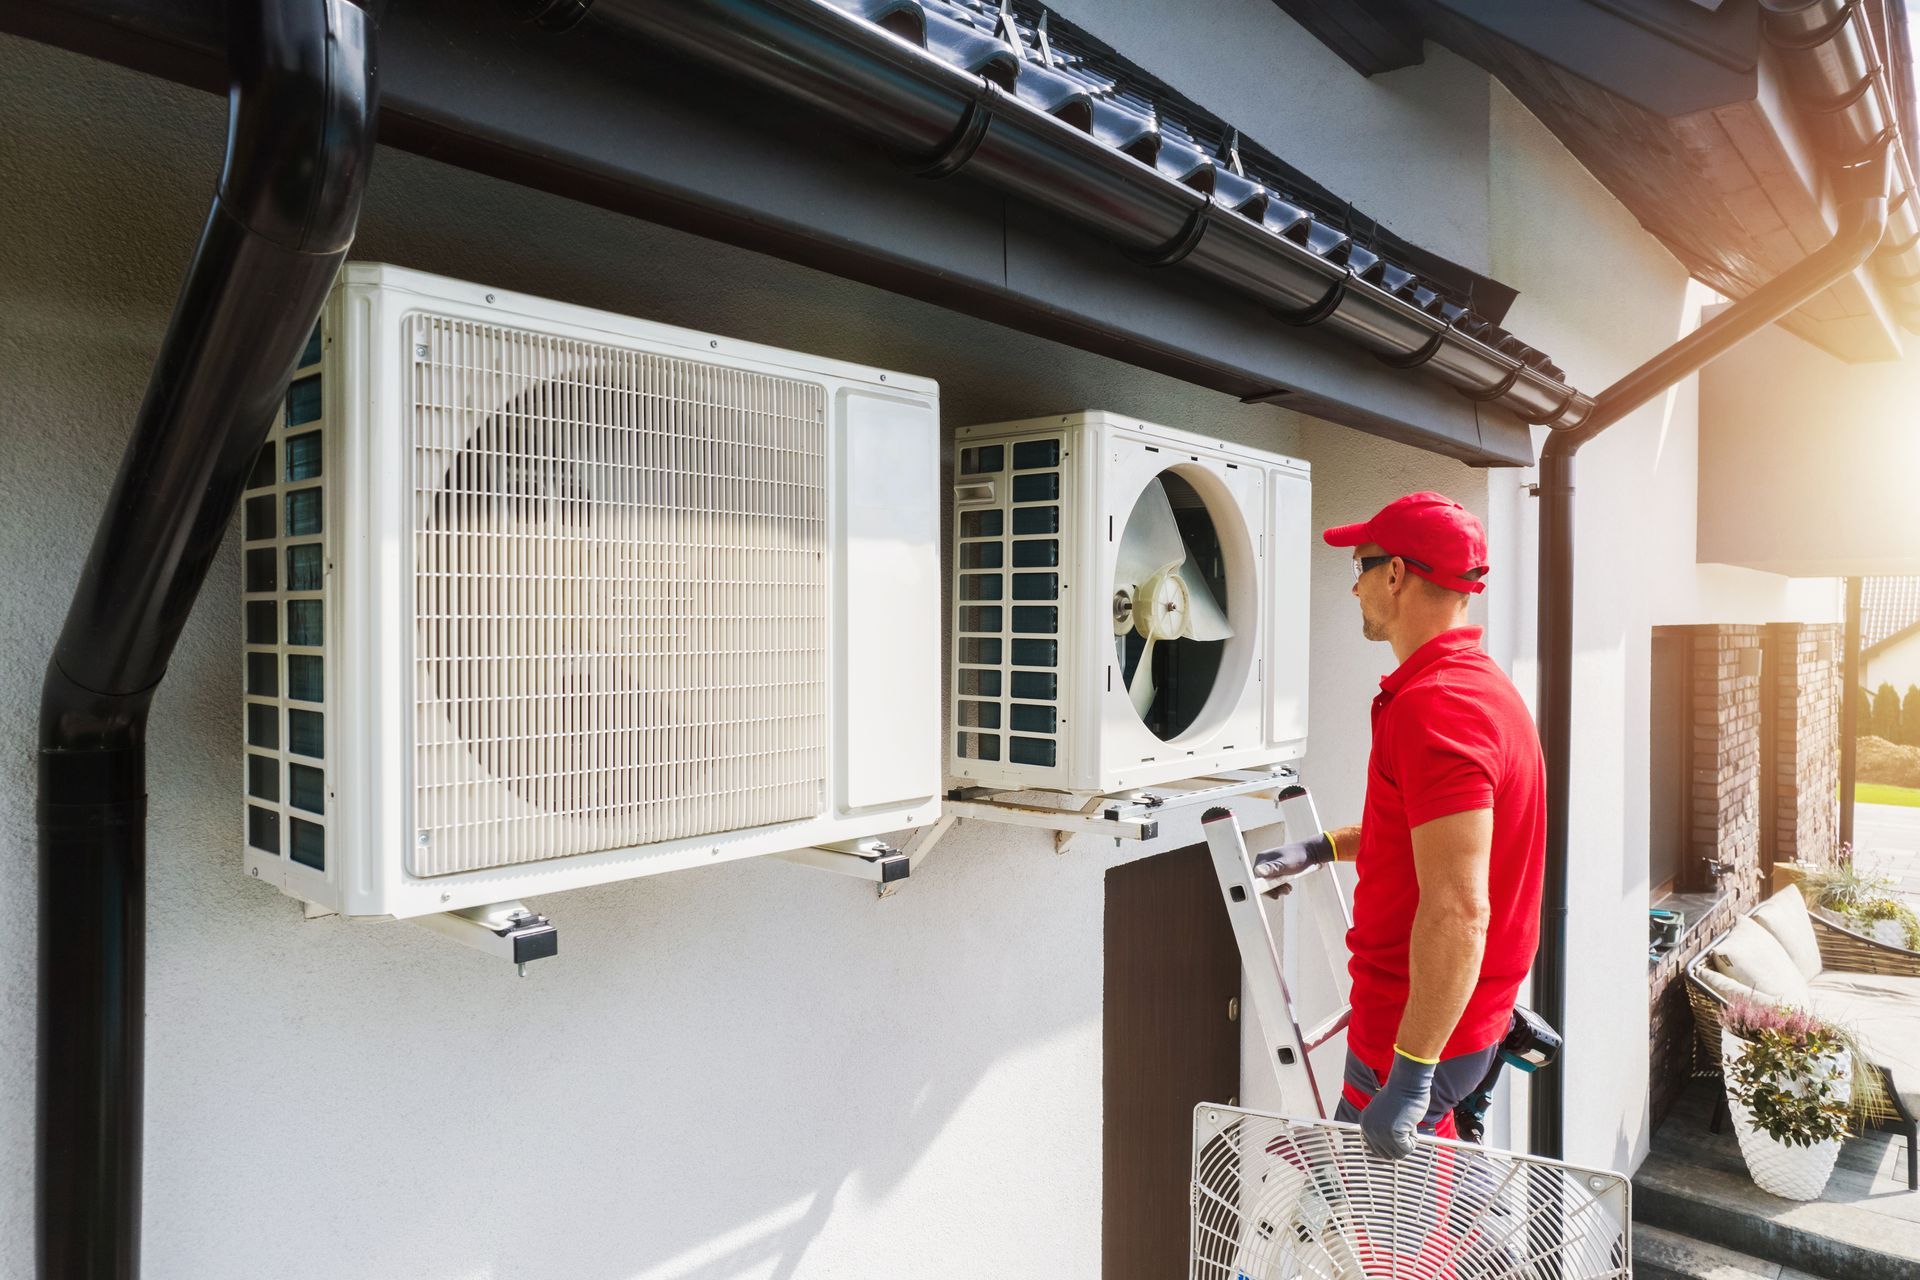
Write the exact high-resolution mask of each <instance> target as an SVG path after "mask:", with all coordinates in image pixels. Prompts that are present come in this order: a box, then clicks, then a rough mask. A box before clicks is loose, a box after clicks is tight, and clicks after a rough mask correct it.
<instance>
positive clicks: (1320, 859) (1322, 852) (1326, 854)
mask: <svg viewBox="0 0 1920 1280" xmlns="http://www.w3.org/2000/svg"><path fill="white" fill-rule="evenodd" d="M1301 843H1303V844H1305V845H1306V846H1307V861H1309V862H1311V863H1312V864H1313V865H1314V866H1316V867H1317V866H1319V865H1320V864H1321V863H1324V862H1332V861H1333V841H1331V840H1329V839H1328V838H1327V833H1326V832H1324V831H1322V832H1321V833H1320V834H1319V835H1317V836H1315V837H1314V838H1313V839H1311V840H1305V841H1302V842H1301Z"/></svg>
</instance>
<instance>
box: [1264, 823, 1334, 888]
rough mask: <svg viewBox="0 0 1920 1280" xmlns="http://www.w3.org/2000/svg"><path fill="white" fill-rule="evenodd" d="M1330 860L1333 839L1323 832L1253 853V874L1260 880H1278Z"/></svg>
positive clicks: (1331, 859)
mask: <svg viewBox="0 0 1920 1280" xmlns="http://www.w3.org/2000/svg"><path fill="white" fill-rule="evenodd" d="M1332 861H1333V841H1331V840H1329V839H1327V837H1326V835H1325V834H1324V833H1323V834H1321V835H1317V836H1315V837H1314V838H1313V839H1311V840H1296V841H1294V842H1293V843H1292V844H1283V845H1281V846H1280V847H1279V848H1278V849H1272V850H1269V851H1268V852H1266V853H1262V854H1257V855H1255V857H1254V859H1253V874H1255V875H1256V876H1259V877H1260V878H1261V879H1262V880H1279V879H1281V878H1282V877H1285V876H1297V875H1299V874H1300V873H1301V872H1302V871H1310V870H1312V869H1313V868H1314V867H1317V866H1319V865H1320V864H1321V863H1323V862H1332Z"/></svg>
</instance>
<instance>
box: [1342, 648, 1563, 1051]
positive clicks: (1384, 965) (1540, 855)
mask: <svg viewBox="0 0 1920 1280" xmlns="http://www.w3.org/2000/svg"><path fill="white" fill-rule="evenodd" d="M1546 794H1547V780H1546V767H1545V765H1544V763H1543V762H1542V760H1541V757H1540V739H1539V735H1538V734H1536V733H1535V732H1534V727H1533V720H1532V717H1530V716H1529V715H1528V714H1527V708H1526V704H1525V703H1523V702H1521V700H1520V692H1519V690H1517V689H1515V688H1514V687H1513V681H1511V680H1509V679H1507V675H1506V673H1505V672H1504V671H1502V670H1500V668H1499V666H1498V664H1496V663H1495V662H1494V660H1493V659H1492V658H1490V657H1488V656H1487V653H1486V651H1485V650H1484V649H1482V648H1481V647H1480V628H1478V627H1460V628H1457V629H1456V630H1453V631H1447V632H1443V633H1441V634H1440V635H1437V636H1435V637H1434V638H1433V639H1431V640H1429V641H1428V642H1427V643H1425V644H1423V645H1421V646H1420V647H1419V648H1418V649H1416V650H1414V651H1413V653H1411V654H1409V655H1408V657H1407V660H1406V661H1405V662H1403V663H1401V664H1400V666H1399V668H1398V669H1397V670H1395V671H1394V672H1393V673H1392V674H1391V675H1388V676H1386V677H1384V678H1383V679H1382V680H1381V681H1380V695H1379V696H1378V697H1376V698H1375V699H1374V700H1373V753H1372V755H1371V757H1370V758H1369V759H1368V761H1367V804H1366V810H1365V812H1364V813H1363V814H1362V816H1361V820H1360V848H1359V850H1358V852H1357V853H1356V854H1355V855H1354V865H1355V870H1356V871H1357V872H1358V874H1359V880H1358V882H1357V884H1356V886H1355V888H1354V893H1353V929H1352V930H1351V931H1350V932H1349V933H1348V934H1347V946H1348V948H1349V949H1350V950H1351V951H1352V953H1353V959H1352V961H1351V962H1350V964H1349V966H1348V968H1349V970H1350V972H1351V973H1352V974H1353V1020H1352V1022H1351V1024H1350V1025H1349V1026H1348V1029H1347V1045H1348V1047H1349V1048H1351V1049H1352V1050H1353V1052H1354V1053H1355V1054H1356V1055H1357V1056H1358V1057H1359V1058H1360V1060H1361V1061H1362V1062H1365V1063H1367V1064H1368V1065H1369V1066H1372V1067H1374V1068H1375V1070H1377V1071H1378V1072H1379V1073H1380V1075H1381V1077H1382V1078H1383V1079H1384V1078H1385V1076H1386V1073H1387V1069H1388V1067H1390V1066H1391V1065H1392V1061H1393V1043H1394V1039H1395V1037H1396V1036H1397V1035H1398V1033H1399V1030H1400V1015H1401V1013H1402V1012H1403V1011H1404V1010H1405V1008H1406V1004H1407V952H1408V938H1409V935H1410V933H1411V932H1412V929H1413V913H1414V909H1415V908H1416V907H1417V906H1419V904H1420V885H1419V882H1418V880H1417V879H1416V878H1415V875H1414V864H1413V828H1415V827H1417V826H1419V825H1421V824H1422V823H1425V822H1431V821H1433V820H1434V819H1435V818H1444V817H1446V816H1447V815H1448V814H1453V813H1465V812H1468V811H1469V810H1473V809H1488V808H1490V809H1492V810H1493V854H1492V861H1491V864H1490V866H1489V868H1488V874H1487V880H1488V886H1487V887H1488V897H1489V900H1490V902H1491V905H1492V917H1491V919H1490V920H1489V921H1488V923H1487V949H1486V956H1485V958H1484V959H1483V960H1482V961H1481V962H1480V980H1479V982H1478V983H1477V984H1476V985H1475V987H1474V989H1473V995H1472V996H1471V997H1469V999H1468V1001H1467V1008H1466V1012H1464V1013H1463V1014H1461V1015H1460V1021H1459V1023H1458V1024H1457V1025H1456V1026H1455V1027H1454V1031H1453V1036H1452V1037H1451V1038H1450V1039H1449V1040H1448V1041H1447V1047H1446V1050H1445V1052H1444V1053H1443V1054H1442V1056H1443V1057H1449V1058H1450V1057H1452V1056H1454V1055H1455V1054H1460V1053H1472V1052H1475V1051H1476V1050H1480V1049H1484V1048H1486V1047H1487V1046H1488V1045H1490V1044H1493V1043H1494V1042H1496V1041H1498V1040H1499V1039H1500V1038H1501V1037H1502V1036H1503V1035H1505V1034H1506V1030H1507V1019H1508V1017H1509V1015H1511V1014H1512V1012H1513V1005H1514V1000H1515V998H1516V997H1517V996H1518V995H1519V992H1520V984H1521V983H1522V982H1523V981H1525V980H1526V976H1527V970H1528V968H1529V967H1530V966H1531V965H1532V964H1533V951H1534V944H1535V943H1536V942H1537V941H1538V940H1539V935H1540V876H1541V869H1542V866H1543V863H1544V858H1545V847H1546V832H1547V809H1546Z"/></svg>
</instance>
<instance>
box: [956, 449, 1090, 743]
mask: <svg viewBox="0 0 1920 1280" xmlns="http://www.w3.org/2000/svg"><path fill="white" fill-rule="evenodd" d="M1062 447H1063V440H1062V438H1061V437H1059V436H1048V437H1045V438H1041V439H1023V440H1016V441H996V442H994V443H991V444H982V445H974V446H970V447H968V448H964V449H962V450H961V451H960V467H959V472H960V475H959V478H960V481H961V485H962V487H963V490H964V489H966V488H967V487H968V486H973V485H979V484H990V485H991V486H992V488H993V492H994V494H995V496H996V499H997V501H996V503H995V504H994V505H992V506H980V505H977V504H976V503H974V502H973V500H972V499H971V498H968V497H963V498H962V499H961V500H960V503H959V505H958V507H957V508H956V510H955V512H954V543H955V552H954V563H955V565H956V567H957V569H958V574H957V577H956V579H955V590H954V601H953V608H954V642H953V643H954V693H955V697H956V699H957V700H956V702H955V705H954V726H953V733H954V744H953V745H954V754H955V756H956V757H957V758H959V759H961V760H990V761H1001V760H1004V761H1006V762H1008V763H1011V764H1020V765H1032V766H1035V767H1037V768H1042V769H1046V768H1052V767H1054V766H1055V765H1057V764H1058V763H1059V758H1060V753H1059V733H1060V709H1059V703H1060V680H1059V667H1060V611H1061V604H1060V540H1061V537H1062V536H1063V535H1062V531H1061V515H1060V511H1061V508H1060V502H1061V493H1060V484H1061V473H1060V463H1061V451H1062Z"/></svg>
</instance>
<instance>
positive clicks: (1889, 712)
mask: <svg viewBox="0 0 1920 1280" xmlns="http://www.w3.org/2000/svg"><path fill="white" fill-rule="evenodd" d="M1873 736H1874V737H1876V738H1885V739H1886V740H1887V741H1888V742H1900V741H1903V739H1902V738H1901V737H1900V695H1899V694H1897V693H1895V692H1894V691H1893V686H1892V685H1890V684H1888V683H1887V682H1886V681H1884V680H1882V681H1881V682H1880V687H1879V688H1878V689H1875V690H1874V691H1873Z"/></svg>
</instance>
